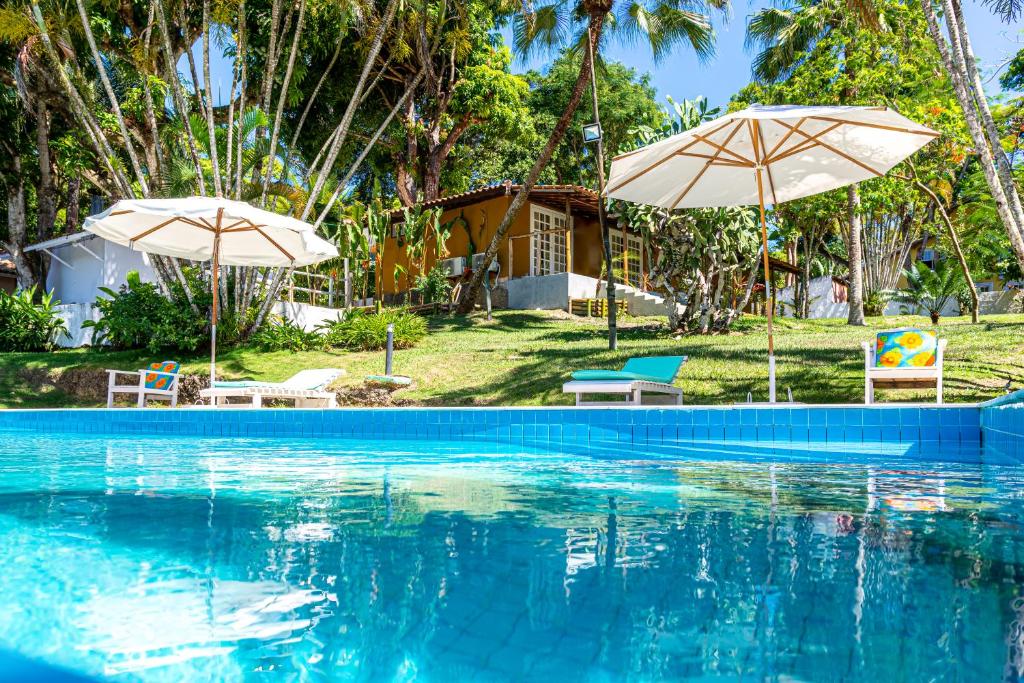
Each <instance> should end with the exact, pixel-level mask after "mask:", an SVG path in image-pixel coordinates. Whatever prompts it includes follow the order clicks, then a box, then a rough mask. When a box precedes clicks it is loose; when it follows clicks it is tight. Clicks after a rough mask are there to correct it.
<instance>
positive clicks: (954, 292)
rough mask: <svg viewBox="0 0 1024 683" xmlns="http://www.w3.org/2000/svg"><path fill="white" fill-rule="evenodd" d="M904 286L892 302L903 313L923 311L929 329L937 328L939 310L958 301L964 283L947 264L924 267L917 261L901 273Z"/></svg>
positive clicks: (943, 262) (955, 267) (958, 270)
mask: <svg viewBox="0 0 1024 683" xmlns="http://www.w3.org/2000/svg"><path fill="white" fill-rule="evenodd" d="M904 275H905V277H906V279H907V286H906V288H904V289H901V290H899V291H897V292H896V293H895V294H894V295H893V299H894V300H895V301H897V302H899V303H901V304H903V305H904V312H906V313H917V312H918V310H921V309H923V310H924V311H925V312H926V313H927V314H928V317H930V318H931V320H932V324H933V325H938V324H939V317H940V316H941V315H942V309H944V308H945V307H946V304H948V303H949V302H950V301H954V300H956V299H958V298H959V296H960V295H961V294H962V293H963V291H964V287H965V286H966V283H965V282H964V276H963V273H962V272H961V271H960V269H959V268H958V267H957V266H956V264H954V263H952V262H951V261H948V260H943V261H939V262H938V263H936V264H935V265H934V266H928V265H927V264H925V263H922V262H921V261H918V262H917V263H915V264H914V267H913V268H909V269H907V270H906V271H904Z"/></svg>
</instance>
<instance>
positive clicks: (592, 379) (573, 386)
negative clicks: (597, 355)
mask: <svg viewBox="0 0 1024 683" xmlns="http://www.w3.org/2000/svg"><path fill="white" fill-rule="evenodd" d="M685 362H686V356H649V357H646V358H630V359H629V360H628V361H626V364H625V365H624V366H622V369H621V370H577V371H576V372H574V373H572V381H570V382H566V383H565V384H563V385H562V391H563V392H564V393H567V394H576V405H578V406H614V405H634V406H638V405H643V403H644V398H643V395H644V393H648V394H660V395H661V396H659V397H658V398H656V399H655V400H654V401H648V403H655V402H658V403H666V402H668V403H672V404H675V405H682V403H683V392H682V390H681V389H679V388H678V387H675V386H672V383H673V382H674V381H675V379H676V375H677V374H679V368H681V367H682V366H683V363H685ZM588 394H605V395H609V394H610V395H621V396H622V399H620V400H617V401H586V400H584V396H587V395H588ZM659 398H660V399H661V400H660V401H659V400H658V399H659ZM666 399H667V400H666Z"/></svg>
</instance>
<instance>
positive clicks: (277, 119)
mask: <svg viewBox="0 0 1024 683" xmlns="http://www.w3.org/2000/svg"><path fill="white" fill-rule="evenodd" d="M305 17H306V0H299V18H298V20H296V22H295V36H294V37H293V38H292V50H291V53H290V54H289V55H288V67H287V68H286V69H285V72H284V82H283V83H282V84H281V94H280V95H279V96H278V98H277V112H276V113H275V114H274V129H273V132H272V133H271V135H270V149H269V158H268V160H267V169H266V174H265V175H264V176H263V191H262V193H261V194H260V206H264V207H265V206H266V203H267V190H268V189H269V188H270V180H271V178H272V177H273V175H274V159H275V157H276V156H277V137H278V135H279V134H280V133H281V116H282V115H283V114H284V104H285V101H286V100H287V99H288V86H289V84H290V83H291V80H292V73H293V71H294V70H295V57H296V56H297V55H298V52H299V41H300V40H301V39H302V26H303V20H304V19H305ZM285 172H286V173H287V169H285Z"/></svg>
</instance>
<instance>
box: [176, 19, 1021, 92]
mask: <svg viewBox="0 0 1024 683" xmlns="http://www.w3.org/2000/svg"><path fill="white" fill-rule="evenodd" d="M768 4H769V3H766V2H762V1H761V0H750V1H749V2H743V1H740V2H735V3H734V4H733V8H732V17H731V19H729V20H728V21H724V22H723V21H719V22H716V27H715V28H716V32H717V41H716V52H715V56H714V57H713V58H711V59H710V60H708V61H707V62H705V63H701V62H700V61H699V60H698V59H697V58H696V57H694V56H693V54H692V53H691V52H689V51H687V50H685V49H682V48H680V49H677V50H676V51H675V53H674V54H672V55H670V56H668V57H667V58H665V59H664V60H662V62H661V63H660V64H655V63H654V61H653V60H652V59H651V57H650V54H649V50H648V49H647V48H646V47H644V46H642V45H633V46H624V45H618V44H611V45H608V46H607V47H606V48H605V55H606V56H607V57H608V58H610V59H614V60H617V61H620V62H623V63H624V64H626V65H628V66H631V67H633V68H635V69H636V70H637V71H639V72H641V73H644V72H646V73H650V74H651V77H652V82H653V83H654V86H655V88H657V90H658V96H659V99H663V98H664V97H665V96H666V95H671V96H672V97H673V98H675V99H677V100H680V99H685V98H693V97H696V96H697V95H704V96H706V97H707V98H708V99H709V100H710V101H711V104H712V105H722V104H725V103H726V102H727V101H728V100H729V97H730V96H731V95H732V94H733V93H735V92H736V91H738V90H739V89H740V88H742V87H743V86H744V85H746V83H747V82H748V81H749V80H750V55H749V54H748V53H747V52H746V51H745V50H744V48H743V40H744V37H745V28H746V24H747V17H748V16H749V15H750V14H752V13H754V12H756V11H757V10H758V9H760V8H761V7H764V6H767V5H768ZM964 11H965V13H966V18H967V23H968V28H969V30H970V34H971V41H972V43H973V45H974V49H975V52H976V53H977V54H978V57H979V59H980V60H981V62H982V66H983V68H986V67H987V69H986V71H988V69H991V68H992V67H994V66H996V65H998V64H1000V63H1001V62H1002V61H1003V60H1005V59H1006V58H1008V57H1010V56H1012V55H1014V54H1016V52H1017V50H1019V49H1020V48H1021V47H1022V46H1024V44H1022V43H1021V42H1020V41H1022V38H1021V36H1020V31H1021V28H1022V27H1021V26H1020V24H1012V25H1007V24H1003V23H1001V22H1000V21H999V20H998V19H997V18H996V17H995V16H994V15H993V14H992V13H991V12H990V11H989V10H988V8H986V7H984V6H983V5H981V4H980V3H977V2H971V1H970V0H969V1H968V2H967V3H965V7H964ZM502 33H503V34H504V36H505V42H506V43H509V44H511V31H510V30H509V29H507V28H506V29H505V30H503V31H502ZM200 49H201V42H197V43H196V46H195V47H194V49H193V53H194V54H195V58H196V64H197V65H198V66H199V67H200V69H201V68H202V66H201V65H202V54H201V51H200ZM210 52H211V55H210V56H211V72H212V80H213V85H214V94H215V98H214V101H215V102H217V103H218V104H219V103H221V102H224V101H226V100H227V98H228V90H229V89H230V88H231V64H230V62H229V61H227V60H226V59H224V58H223V57H222V56H221V54H220V53H221V50H220V49H219V48H215V47H214V46H211V49H210ZM550 59H551V57H550V56H546V57H542V58H535V59H532V60H530V61H529V62H524V61H522V60H516V62H515V63H514V64H513V69H514V70H515V71H520V72H521V71H526V70H528V69H530V68H539V69H543V68H544V66H545V64H546V63H547V62H548V61H550ZM178 69H179V71H180V72H181V73H183V74H187V73H189V68H188V60H186V59H185V57H184V56H182V59H181V61H180V62H179V64H178ZM201 77H202V76H200V78H201ZM988 87H989V92H990V94H993V95H994V94H997V93H998V91H999V84H998V83H997V82H996V80H992V81H991V82H990V83H989V85H988Z"/></svg>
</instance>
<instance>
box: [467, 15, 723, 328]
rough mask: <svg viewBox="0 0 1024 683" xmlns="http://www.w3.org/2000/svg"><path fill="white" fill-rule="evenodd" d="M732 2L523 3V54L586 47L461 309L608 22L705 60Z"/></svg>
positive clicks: (528, 186)
mask: <svg viewBox="0 0 1024 683" xmlns="http://www.w3.org/2000/svg"><path fill="white" fill-rule="evenodd" d="M727 6H728V0H649V2H642V1H641V0H625V1H623V0H620V2H616V1H615V0H552V1H551V2H550V3H549V4H545V5H540V6H536V5H533V4H531V3H523V5H522V7H523V11H522V13H521V14H519V15H517V17H516V20H515V25H514V37H515V47H516V49H517V51H518V52H520V54H523V55H528V54H529V53H531V52H532V51H534V50H540V49H547V50H550V49H554V48H557V47H559V46H563V45H565V44H566V43H571V44H572V45H574V46H575V47H576V49H578V50H580V51H581V53H582V57H583V58H582V59H581V60H580V71H579V75H578V77H577V79H576V83H575V84H574V86H573V89H572V91H571V92H570V94H569V101H568V102H567V104H566V107H565V111H564V112H563V113H562V116H561V117H560V118H559V119H558V121H557V122H556V123H555V126H554V128H553V129H552V130H551V134H550V135H549V136H548V141H547V143H546V144H545V145H544V148H543V149H542V150H541V153H540V155H539V156H538V157H537V160H536V161H535V162H534V164H533V167H532V168H531V169H530V172H529V173H528V174H527V176H526V178H525V179H524V181H523V186H522V189H520V191H519V193H518V194H516V196H515V198H514V199H513V200H512V203H511V204H510V205H509V208H508V210H507V211H506V212H505V215H504V217H503V218H502V219H501V223H500V224H499V225H498V230H497V232H495V234H494V237H493V238H492V239H491V242H490V244H489V245H488V246H487V250H486V252H484V258H483V259H482V260H481V262H480V264H479V265H478V266H477V269H476V270H475V271H474V272H473V277H472V279H471V280H470V283H469V286H468V287H466V288H465V289H464V290H463V292H462V298H461V300H460V301H459V307H458V311H459V313H463V314H465V313H469V312H470V311H471V310H473V306H474V305H475V303H476V298H477V296H478V295H479V293H480V288H481V287H482V286H483V282H484V277H485V276H486V274H487V273H488V272H489V268H490V266H491V263H492V262H493V261H494V259H495V257H496V256H497V254H498V249H499V247H500V245H501V243H502V242H503V241H504V239H505V236H506V234H507V233H508V231H509V228H511V227H512V224H513V223H514V222H515V219H516V216H518V215H519V212H520V211H521V210H522V208H523V206H524V205H525V204H526V200H527V198H528V197H529V195H530V191H531V190H532V189H533V187H534V186H535V185H536V184H537V180H538V179H539V178H540V174H541V172H543V170H544V168H545V167H546V166H547V164H548V162H549V161H550V160H551V156H552V155H553V154H554V152H555V149H556V148H557V147H558V145H559V143H561V141H562V138H564V137H565V134H566V131H567V130H568V128H569V124H570V123H571V122H572V118H573V115H574V114H575V113H576V109H577V108H578V107H579V105H580V101H581V100H582V99H583V93H584V91H585V90H586V87H587V83H588V81H590V79H591V71H592V69H591V66H592V64H593V59H595V58H596V57H595V55H599V48H600V44H601V34H602V31H603V30H604V29H605V26H606V25H607V26H608V27H609V33H610V34H611V35H612V36H613V37H617V38H620V39H622V40H624V41H635V40H637V39H638V38H643V39H644V40H645V41H646V42H647V43H648V45H649V46H650V48H651V52H652V54H653V55H654V58H655V59H661V58H663V57H665V56H666V55H668V54H669V53H670V52H671V51H672V49H673V48H675V47H676V46H677V45H680V44H686V45H689V46H690V48H692V49H693V51H694V52H695V53H696V54H697V56H698V57H700V58H702V59H705V58H707V57H709V56H711V54H712V53H713V51H714V30H713V29H712V27H711V20H710V16H709V15H710V13H711V11H712V10H724V9H725V8H726V7H727Z"/></svg>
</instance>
